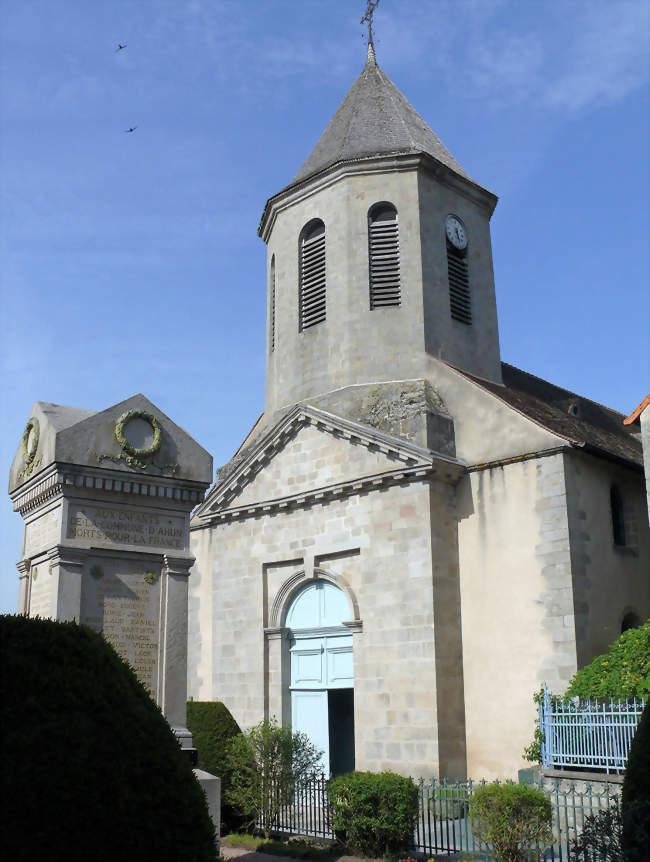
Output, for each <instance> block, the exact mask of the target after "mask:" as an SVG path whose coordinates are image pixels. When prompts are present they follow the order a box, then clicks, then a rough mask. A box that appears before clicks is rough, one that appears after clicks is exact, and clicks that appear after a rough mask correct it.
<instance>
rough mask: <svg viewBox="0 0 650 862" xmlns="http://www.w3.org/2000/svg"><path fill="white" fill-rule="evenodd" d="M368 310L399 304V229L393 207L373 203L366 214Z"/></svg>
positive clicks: (395, 211)
mask: <svg viewBox="0 0 650 862" xmlns="http://www.w3.org/2000/svg"><path fill="white" fill-rule="evenodd" d="M368 263H369V274H370V308H371V309H373V308H385V307H386V306H391V305H392V306H395V305H401V302H402V289H401V285H400V273H399V230H398V225H397V210H396V209H395V207H394V206H393V205H392V204H389V203H379V204H375V205H374V206H373V207H371V209H370V210H369V212H368Z"/></svg>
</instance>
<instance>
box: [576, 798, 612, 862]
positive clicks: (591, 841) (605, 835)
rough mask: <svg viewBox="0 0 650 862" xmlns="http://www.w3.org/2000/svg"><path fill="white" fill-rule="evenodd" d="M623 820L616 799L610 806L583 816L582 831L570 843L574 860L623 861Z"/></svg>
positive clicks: (580, 861) (583, 861) (592, 861)
mask: <svg viewBox="0 0 650 862" xmlns="http://www.w3.org/2000/svg"><path fill="white" fill-rule="evenodd" d="M622 835H623V821H622V819H621V809H620V806H619V804H618V799H617V798H614V800H613V801H612V804H611V807H610V808H604V809H603V810H602V811H599V812H598V813H597V814H590V815H589V816H588V817H585V822H584V824H583V827H582V832H581V833H580V835H579V836H578V837H577V838H576V839H575V841H573V842H572V844H571V855H572V857H574V858H575V860H576V862H623V860H624V857H623V849H622V846H621V838H622Z"/></svg>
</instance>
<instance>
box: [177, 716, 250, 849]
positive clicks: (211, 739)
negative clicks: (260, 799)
mask: <svg viewBox="0 0 650 862" xmlns="http://www.w3.org/2000/svg"><path fill="white" fill-rule="evenodd" d="M187 726H188V728H189V730H190V732H191V733H192V739H193V741H194V745H195V746H196V748H197V750H198V753H199V759H198V767H199V769H204V770H205V771H206V772H210V773H212V775H218V776H219V778H220V779H221V831H222V833H227V832H237V831H238V830H239V829H241V828H242V827H243V826H244V824H245V823H247V822H249V821H250V814H247V815H244V816H242V815H241V814H239V813H238V812H237V811H236V810H235V809H234V808H233V807H232V805H230V804H229V803H228V801H227V797H228V794H229V791H230V781H231V777H232V771H231V769H230V768H229V766H228V761H227V754H226V749H227V746H228V742H229V740H230V739H232V737H233V736H237V734H239V733H241V729H240V727H239V725H238V724H237V722H236V721H235V719H234V718H233V717H232V715H231V713H230V710H229V709H228V707H227V706H225V704H223V703H221V702H219V701H199V700H190V701H188V702H187Z"/></svg>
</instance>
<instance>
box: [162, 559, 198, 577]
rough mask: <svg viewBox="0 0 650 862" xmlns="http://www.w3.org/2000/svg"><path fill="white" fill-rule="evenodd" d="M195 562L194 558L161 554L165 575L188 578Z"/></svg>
mask: <svg viewBox="0 0 650 862" xmlns="http://www.w3.org/2000/svg"><path fill="white" fill-rule="evenodd" d="M195 562H196V560H195V558H194V557H172V556H170V555H169V554H163V564H164V565H163V570H164V572H165V574H167V575H182V576H184V577H188V576H189V574H190V569H191V568H192V566H193V565H194V563H195Z"/></svg>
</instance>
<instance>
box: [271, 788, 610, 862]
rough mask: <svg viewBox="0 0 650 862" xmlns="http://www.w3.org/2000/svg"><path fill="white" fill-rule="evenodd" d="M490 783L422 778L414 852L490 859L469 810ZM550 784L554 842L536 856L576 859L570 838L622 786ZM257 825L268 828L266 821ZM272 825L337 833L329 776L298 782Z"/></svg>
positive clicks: (281, 830)
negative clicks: (475, 796)
mask: <svg viewBox="0 0 650 862" xmlns="http://www.w3.org/2000/svg"><path fill="white" fill-rule="evenodd" d="M487 783H488V782H486V781H447V779H435V778H433V779H423V778H420V779H418V780H417V781H416V784H417V787H418V799H419V804H418V818H417V823H416V827H415V834H414V836H413V845H412V848H411V852H413V853H419V854H422V855H423V856H425V857H426V858H429V857H431V856H432V855H434V854H450V853H472V854H476V855H477V856H478V857H479V858H481V857H482V858H490V852H489V848H488V847H487V846H486V845H485V844H483V843H482V842H481V841H479V839H478V838H477V837H476V836H475V835H474V834H473V833H472V828H471V821H470V818H469V811H468V807H469V805H468V803H469V799H470V797H471V795H472V793H473V792H474V789H475V788H476V787H479V786H482V785H484V784H487ZM496 783H499V782H496ZM549 784H550V786H546V787H543V788H542V789H543V790H544V791H545V792H546V793H547V795H548V796H549V798H550V800H551V805H552V809H553V836H554V842H553V844H552V845H551V846H548V847H537V848H536V850H537V858H538V860H540V862H571V852H570V846H571V842H572V840H573V839H574V838H575V837H576V835H577V834H579V833H580V832H581V831H582V827H583V825H584V820H585V817H587V816H589V815H591V814H595V813H597V812H598V811H600V810H603V809H606V808H609V807H610V805H611V803H612V801H613V799H614V797H615V796H616V795H617V794H618V793H619V790H620V785H614V784H610V783H608V782H605V783H603V784H602V786H601V787H600V788H599V787H595V786H594V785H592V784H590V783H589V782H567V781H566V780H565V781H560V780H557V779H553V780H552V781H551V782H550V783H549ZM258 825H259V826H260V827H261V828H263V827H264V825H265V824H264V823H263V822H260V823H259V824H258ZM271 830H272V832H273V833H274V834H279V835H287V834H293V835H311V836H315V837H319V838H334V837H335V836H334V831H333V829H332V819H331V812H330V806H329V800H328V797H327V779H326V778H325V776H324V775H314V776H312V777H311V778H309V779H308V780H306V781H304V782H303V783H302V784H301V785H299V786H298V787H296V790H295V793H294V796H293V799H292V801H291V803H290V804H289V805H286V806H284V807H283V808H282V809H281V811H280V816H279V818H278V820H277V822H276V823H275V824H271Z"/></svg>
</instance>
